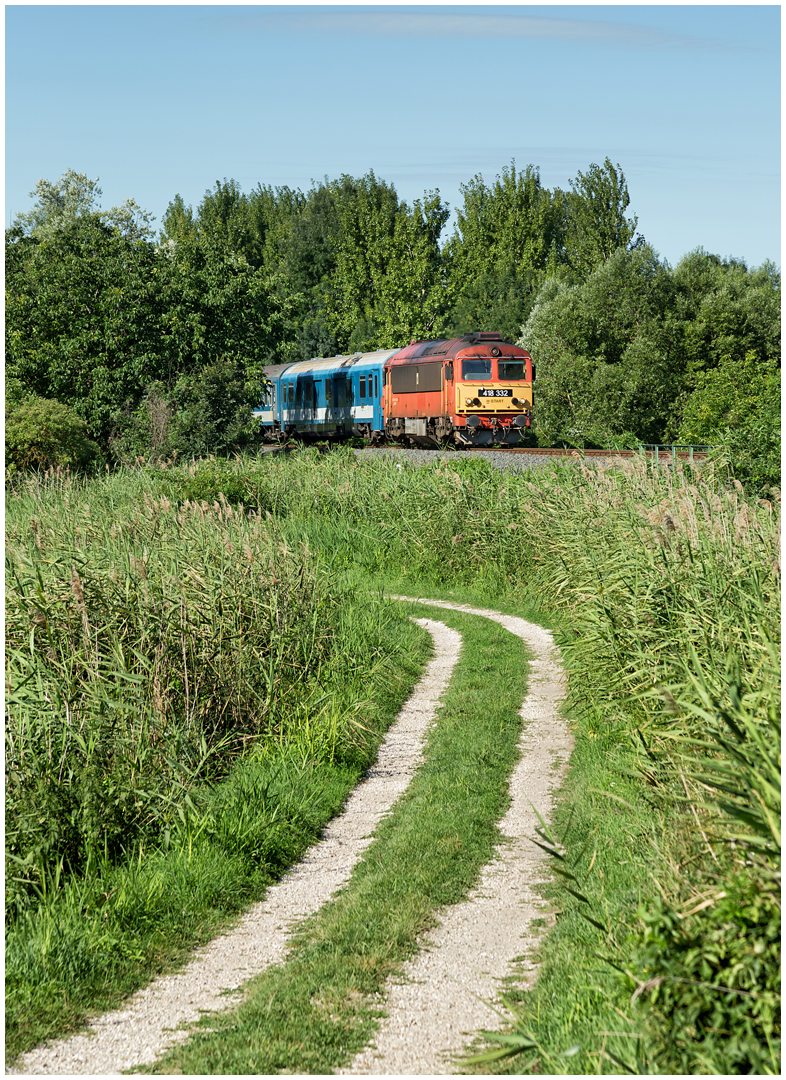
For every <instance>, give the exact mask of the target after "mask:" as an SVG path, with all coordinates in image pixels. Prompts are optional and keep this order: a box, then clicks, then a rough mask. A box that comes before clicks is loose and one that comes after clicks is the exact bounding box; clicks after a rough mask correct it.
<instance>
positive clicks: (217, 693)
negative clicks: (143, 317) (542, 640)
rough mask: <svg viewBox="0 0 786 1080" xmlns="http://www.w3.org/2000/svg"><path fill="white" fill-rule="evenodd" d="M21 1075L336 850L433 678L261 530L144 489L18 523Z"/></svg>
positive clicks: (374, 611) (380, 615)
mask: <svg viewBox="0 0 786 1080" xmlns="http://www.w3.org/2000/svg"><path fill="white" fill-rule="evenodd" d="M6 528H7V545H6V560H7V562H6V589H7V599H6V662H7V687H8V693H7V705H8V717H7V726H6V814H7V819H6V948H7V954H6V980H7V984H6V1010H7V1013H6V1032H7V1037H8V1052H9V1053H11V1054H14V1053H16V1052H18V1051H20V1050H21V1049H24V1048H26V1047H29V1046H31V1045H33V1044H34V1043H35V1042H38V1041H41V1039H43V1038H44V1037H47V1036H48V1035H50V1034H53V1033H59V1032H62V1031H64V1030H67V1029H68V1028H70V1027H72V1026H74V1025H76V1024H79V1023H80V1022H81V1020H82V1019H83V1018H84V1016H85V1015H86V1013H87V1012H89V1011H90V1010H94V1009H103V1008H106V1007H109V1006H110V1005H111V1004H113V1003H117V1002H118V1001H119V1000H121V998H122V995H123V994H124V993H126V992H128V991H129V990H131V989H133V988H135V987H137V986H139V985H142V984H144V982H145V981H147V979H148V978H149V977H150V976H151V975H152V974H155V973H156V972H158V971H160V970H162V969H163V968H164V967H165V966H166V965H167V964H171V963H172V962H173V960H176V959H177V958H179V957H180V956H183V955H184V954H185V952H186V951H187V950H188V949H189V948H191V947H193V946H194V945H195V944H197V943H199V942H200V941H204V940H205V939H206V938H207V937H209V936H210V935H211V934H212V933H215V932H216V930H217V928H218V927H219V925H220V924H221V923H222V921H226V919H227V918H228V917H229V916H231V915H233V914H235V913H237V912H238V911H239V910H240V909H241V908H242V906H243V905H244V904H246V903H247V902H249V901H250V900H252V899H254V898H257V897H259V896H260V895H261V894H262V891H263V890H264V887H265V886H266V885H267V884H268V883H269V882H270V881H271V880H275V878H276V877H277V876H278V875H279V874H280V872H281V871H282V869H284V868H285V867H286V866H288V865H289V864H291V863H292V862H293V861H294V860H295V859H297V857H298V856H299V855H300V854H301V853H302V851H303V850H304V849H305V847H307V846H308V844H309V843H311V842H313V840H314V839H316V837H317V836H318V835H319V831H320V829H321V827H322V825H323V824H324V823H325V821H326V820H328V819H329V818H330V817H331V816H332V815H333V814H334V813H335V812H336V811H337V810H338V809H339V808H340V806H341V804H342V802H343V800H344V799H345V797H346V795H347V794H348V793H349V791H350V790H351V789H352V788H353V787H354V785H355V784H356V783H357V781H358V779H359V777H360V775H361V774H362V772H363V770H364V768H365V767H366V766H367V765H368V763H369V761H370V760H372V759H373V755H374V753H375V749H376V746H377V745H378V741H379V739H380V738H381V736H382V734H383V733H384V730H385V728H386V726H387V725H388V724H389V722H390V720H391V719H392V717H393V716H395V714H396V712H397V710H398V708H399V707H400V705H401V703H402V701H403V699H404V697H405V696H406V694H407V692H408V690H409V688H410V686H411V685H412V683H413V681H414V679H415V677H416V675H417V662H416V661H413V660H412V659H410V657H412V656H414V657H418V656H419V655H421V654H422V651H423V648H422V637H423V635H422V633H421V632H420V631H419V629H417V628H415V627H412V625H411V624H410V623H409V622H408V620H406V619H405V618H404V617H403V616H402V615H400V614H399V613H398V612H397V611H396V609H395V608H394V607H392V606H391V605H389V604H385V603H383V602H382V601H381V600H380V599H379V598H378V597H369V598H368V599H367V600H366V601H364V602H363V603H357V602H353V603H352V604H350V603H349V599H350V594H348V593H347V592H346V591H345V590H344V588H343V587H342V586H341V584H340V583H339V582H337V581H336V579H335V575H334V574H332V573H331V572H330V571H329V569H327V568H326V567H325V566H324V563H319V562H317V561H316V560H315V559H314V558H313V557H312V556H311V555H310V554H309V551H308V549H307V548H306V547H304V546H303V545H301V544H298V543H297V542H295V543H294V544H293V545H291V546H289V545H288V544H287V543H286V541H285V540H283V539H282V538H281V537H280V536H279V535H278V534H277V531H276V529H275V527H274V526H273V525H272V524H271V523H270V522H269V521H268V520H267V519H266V517H265V515H264V513H262V512H257V511H253V510H252V511H251V512H250V513H247V512H245V511H244V508H243V507H242V506H240V505H236V507H235V509H234V510H233V508H232V507H231V506H230V504H229V503H228V502H227V500H226V499H225V498H224V497H223V495H219V497H218V499H216V500H214V501H213V502H212V504H211V503H208V502H207V501H206V500H202V501H201V502H196V501H189V500H184V501H182V502H181V503H180V504H179V505H172V504H171V503H170V502H169V500H168V499H167V498H166V497H165V496H160V495H159V494H157V492H156V491H155V490H154V489H153V487H152V486H151V483H150V477H149V476H148V475H147V474H145V473H143V472H136V473H131V472H127V473H121V474H117V475H112V476H110V477H108V478H107V479H106V480H101V481H92V482H84V483H80V482H76V481H73V480H69V479H63V478H61V479H57V478H56V477H50V478H49V479H41V480H38V479H34V480H20V481H19V482H18V483H17V485H16V486H15V488H14V489H13V490H12V491H11V493H10V495H9V498H8V501H7V508H6Z"/></svg>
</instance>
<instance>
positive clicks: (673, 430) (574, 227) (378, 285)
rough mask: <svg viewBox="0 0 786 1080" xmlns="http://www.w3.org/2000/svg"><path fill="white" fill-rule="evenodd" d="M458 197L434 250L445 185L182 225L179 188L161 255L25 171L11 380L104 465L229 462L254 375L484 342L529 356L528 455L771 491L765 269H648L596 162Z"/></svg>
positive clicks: (771, 360)
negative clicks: (552, 453)
mask: <svg viewBox="0 0 786 1080" xmlns="http://www.w3.org/2000/svg"><path fill="white" fill-rule="evenodd" d="M461 193H462V205H461V206H459V207H457V208H456V211H457V213H456V224H455V227H454V230H453V233H452V235H450V236H449V237H445V236H444V229H445V225H446V223H447V221H448V218H449V216H450V213H449V207H448V206H447V204H445V203H444V202H443V201H442V199H441V196H440V194H439V192H434V191H427V192H424V195H423V198H422V199H416V200H414V201H413V202H412V204H411V205H410V204H408V203H405V202H402V201H401V200H400V199H399V197H398V195H397V193H396V191H395V188H394V187H393V186H392V185H391V184H389V183H387V182H386V181H384V180H382V179H380V178H378V177H376V176H375V175H374V174H373V172H369V173H368V174H367V175H366V176H363V177H359V178H355V177H351V176H347V175H342V176H340V177H339V178H338V179H335V180H330V179H325V181H324V182H322V183H319V184H316V185H314V186H313V187H312V188H311V189H310V190H309V191H308V192H306V193H303V192H300V191H292V190H290V189H289V188H275V189H274V188H271V187H266V186H263V185H258V186H257V188H256V189H254V190H253V191H251V192H249V193H248V194H245V193H243V192H242V191H241V190H240V188H239V187H238V185H237V184H236V183H235V182H234V181H233V180H228V181H227V180H225V181H223V182H217V183H216V186H215V189H214V190H211V191H208V192H206V193H205V197H204V198H203V200H202V202H201V203H200V204H199V206H198V207H197V208H196V210H194V209H192V208H191V207H187V206H185V204H184V203H183V200H182V199H181V198H180V196H176V197H175V198H174V199H173V201H172V202H171V203H170V205H169V207H168V209H167V212H166V213H165V215H164V219H163V223H162V224H163V228H162V232H161V234H160V235H159V237H158V239H157V240H156V239H154V238H153V236H152V230H151V228H150V225H149V215H147V214H145V213H144V212H143V211H141V210H140V209H139V207H137V206H136V204H135V203H134V202H133V200H128V201H127V203H125V204H124V205H123V206H122V207H114V208H112V209H111V210H108V211H101V210H99V209H98V208H97V206H96V202H97V199H98V196H99V195H100V189H99V188H98V187H97V185H96V181H93V180H89V179H88V178H87V177H86V176H84V175H82V174H78V173H75V172H73V171H72V170H69V171H68V172H66V173H65V174H64V175H63V176H62V177H61V178H60V180H59V181H58V182H57V183H52V182H50V181H45V180H41V181H39V183H38V184H37V186H36V189H35V190H34V191H33V192H31V195H32V196H33V197H34V198H35V200H36V201H35V203H34V206H33V208H32V209H31V210H30V211H29V212H27V213H23V214H20V215H18V216H17V219H16V221H15V222H14V224H13V226H12V228H11V229H9V230H7V232H6V283H7V300H6V371H7V373H8V375H9V376H10V377H11V378H12V379H14V380H17V381H18V382H19V383H20V385H21V387H22V389H23V391H24V393H25V394H26V395H33V396H35V397H38V398H43V399H46V400H47V401H53V402H59V403H60V404H62V405H65V406H68V407H69V408H71V409H73V410H74V412H75V414H76V415H77V416H78V417H79V418H80V419H81V420H82V421H84V423H85V425H86V427H85V435H86V436H87V437H88V438H89V439H91V440H93V441H94V442H95V443H97V444H98V446H99V447H100V450H101V452H102V453H103V454H104V455H105V457H106V459H107V460H108V461H109V462H110V464H115V463H117V462H125V463H128V462H132V461H133V460H135V459H136V458H137V457H139V458H143V459H145V460H149V461H156V460H161V459H162V458H167V457H170V456H172V455H178V456H179V457H180V458H181V459H182V458H184V457H189V458H190V457H195V456H196V457H198V456H200V455H203V454H219V455H231V454H233V453H235V452H238V451H242V450H253V448H254V445H255V443H256V442H258V440H259V438H260V433H259V429H258V427H257V426H256V425H255V424H254V422H253V420H252V416H251V410H252V408H253V406H254V405H256V404H258V403H259V401H260V400H261V392H262V381H263V368H264V367H265V365H267V364H273V363H279V364H280V363H286V362H290V361H295V360H301V359H310V358H311V357H314V356H330V355H334V354H336V353H346V352H352V351H355V350H367V349H376V348H397V347H401V346H403V345H405V344H407V343H408V342H409V341H410V340H412V339H415V338H439V337H440V336H447V337H450V336H454V335H457V334H462V333H465V332H467V331H469V330H473V329H478V328H485V329H499V330H501V331H502V332H503V333H504V334H505V335H506V336H507V337H508V338H509V339H510V340H511V341H515V340H519V341H520V343H521V344H523V345H524V346H525V347H527V348H528V349H530V351H531V352H532V355H533V357H534V359H535V361H536V365H537V368H538V390H537V409H536V423H537V428H536V434H537V437H538V439H539V441H540V443H541V445H550V444H551V443H553V442H555V441H561V442H567V443H568V444H570V445H575V446H593V445H595V446H598V445H600V446H609V445H617V444H622V443H625V442H631V441H633V442H635V441H637V440H641V441H644V442H656V443H669V442H673V441H675V439H679V440H690V441H696V440H697V439H699V438H700V441H702V442H710V443H712V444H713V445H722V446H723V448H724V452H725V455H726V457H727V458H730V459H731V462H732V466H733V468H734V469H735V475H737V477H738V478H739V479H741V480H743V481H744V482H746V483H750V484H751V485H754V486H755V485H758V489H761V490H764V489H766V487H768V486H771V485H772V484H774V483H777V482H778V477H779V469H780V460H779V450H778V447H779V443H780V426H779V416H780V405H779V402H780V386H779V380H778V375H777V373H778V371H779V367H780V274H779V272H778V271H777V270H776V268H775V267H774V266H773V265H772V264H771V263H765V264H764V265H763V266H762V267H759V268H758V269H753V270H749V269H748V268H747V267H746V266H745V264H744V263H742V262H740V261H738V260H733V259H732V260H728V261H722V260H721V259H720V258H719V257H718V256H716V255H712V254H710V253H707V252H705V251H703V250H702V249H698V250H696V251H694V252H691V253H690V254H688V255H686V256H685V258H684V259H682V260H681V261H680V262H679V263H678V265H677V266H676V267H674V268H671V267H670V266H669V265H668V264H667V263H665V262H662V261H660V260H659V258H658V256H657V254H656V252H655V251H654V250H653V249H652V248H651V247H650V246H648V245H646V244H645V243H644V238H643V237H642V236H641V235H640V234H638V233H637V232H636V227H637V224H638V219H637V218H636V216H635V215H634V216H632V217H626V213H627V211H628V207H629V204H630V195H629V192H628V187H627V182H626V180H625V176H624V174H623V172H622V169H621V168H620V166H619V165H614V164H613V163H612V162H611V161H610V160H609V159H608V158H606V159H605V161H604V162H603V164H602V165H598V164H597V163H593V164H591V165H590V166H589V168H588V169H587V170H586V172H579V173H577V176H576V177H575V179H573V180H571V181H570V189H569V190H568V191H562V190H561V189H559V188H555V189H553V190H549V189H548V188H545V187H544V186H543V184H542V183H541V180H540V174H539V171H538V169H537V167H535V166H533V165H527V166H526V167H525V168H524V169H523V170H522V169H517V168H516V165H515V162H512V163H511V165H510V166H507V167H505V168H503V169H502V171H501V173H500V175H499V176H497V177H496V179H495V180H494V181H493V182H492V183H488V182H487V181H486V180H484V178H483V177H482V176H480V175H477V176H474V177H472V178H471V179H470V180H469V181H468V182H467V183H466V184H464V185H462V187H461ZM762 383H764V384H766V385H765V387H764V392H762ZM724 387H725V388H726V389H724ZM51 407H52V409H54V408H55V406H51ZM43 423H44V420H43V419H40V420H38V419H36V421H35V425H36V426H38V425H42V424H43ZM42 442H43V443H44V444H46V438H44V437H43V435H42ZM46 454H47V452H46V451H45V449H44V448H41V449H40V452H37V453H35V454H27V455H26V457H24V455H20V454H19V453H18V451H17V450H16V449H15V448H13V447H11V448H9V449H8V450H7V454H6V456H7V458H8V459H9V460H16V459H17V458H20V456H22V457H24V460H26V461H27V462H28V464H27V465H26V466H25V467H34V466H35V463H36V461H37V460H39V459H42V458H45V457H46ZM72 456H73V455H72ZM77 460H80V459H77ZM80 467H81V460H80Z"/></svg>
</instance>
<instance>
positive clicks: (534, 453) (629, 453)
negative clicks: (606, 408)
mask: <svg viewBox="0 0 786 1080" xmlns="http://www.w3.org/2000/svg"><path fill="white" fill-rule="evenodd" d="M465 449H466V450H467V451H468V452H469V453H473V454H478V453H483V451H484V450H485V451H489V450H491V449H492V447H486V446H468V447H465ZM493 451H494V453H496V454H528V455H530V456H531V457H587V458H634V457H642V456H643V457H646V458H648V459H650V460H653V459H657V460H658V461H660V460H664V461H673V460H674V459H675V458H676V459H677V461H699V460H701V459H702V458H706V457H707V451H706V450H675V451H672V450H671V448H663V449H659V450H645V451H643V452H640V451H638V450H565V449H558V448H556V447H542V446H495V447H493Z"/></svg>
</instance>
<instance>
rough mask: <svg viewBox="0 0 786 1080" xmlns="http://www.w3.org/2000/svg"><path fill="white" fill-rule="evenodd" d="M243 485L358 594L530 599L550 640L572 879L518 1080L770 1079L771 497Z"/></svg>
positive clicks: (261, 472) (433, 480) (333, 465)
mask: <svg viewBox="0 0 786 1080" xmlns="http://www.w3.org/2000/svg"><path fill="white" fill-rule="evenodd" d="M453 462H455V464H453ZM530 477H532V478H530ZM245 478H246V482H247V483H253V484H255V485H256V486H257V489H258V490H260V492H262V491H263V490H264V496H263V497H264V499H265V500H266V501H267V503H268V504H269V505H271V506H272V505H276V506H280V507H281V508H282V512H284V513H285V514H286V519H285V521H284V522H283V523H282V527H283V526H287V527H288V528H289V530H290V531H291V533H292V535H295V534H301V535H302V534H304V533H305V534H307V535H308V536H309V538H310V542H311V543H312V544H320V545H321V544H324V545H326V547H329V548H330V550H331V551H332V553H333V554H332V557H333V559H334V560H335V562H336V564H340V565H343V566H344V567H345V568H346V569H347V571H348V572H350V573H352V574H354V575H356V576H357V577H358V579H360V578H362V576H363V575H365V574H367V573H369V572H373V573H374V574H376V575H383V576H384V577H385V579H386V580H387V581H388V583H389V585H390V587H391V588H393V587H397V588H401V587H402V586H403V585H405V584H406V586H407V587H410V588H411V587H416V588H418V590H419V592H420V594H421V595H423V592H424V591H425V590H426V589H428V590H430V593H431V595H435V596H436V595H453V596H460V597H461V598H474V599H476V600H480V601H481V602H482V603H484V604H486V605H488V604H490V603H492V602H493V603H494V604H495V605H496V606H498V607H502V608H503V609H507V610H516V609H517V608H519V607H520V605H521V603H522V600H523V599H524V598H525V597H526V598H530V599H532V600H536V601H537V602H539V603H540V604H542V605H543V608H542V610H545V612H547V613H548V612H551V613H552V615H553V617H558V618H560V620H561V624H562V625H563V626H564V630H562V632H561V635H560V637H561V646H562V650H563V655H564V657H565V660H566V662H567V664H568V667H569V671H570V674H571V686H572V699H571V715H572V717H573V720H574V723H575V725H576V733H577V747H576V754H575V758H574V767H573V770H572V773H571V777H570V779H569V781H568V785H567V787H566V790H565V796H564V802H563V805H562V809H561V811H560V814H559V817H558V821H557V823H556V825H555V827H554V833H553V836H552V837H551V838H549V837H548V836H544V838H543V840H544V843H545V845H546V847H547V848H549V849H550V850H552V851H553V852H554V853H555V866H557V867H558V868H559V869H562V870H563V871H564V872H565V873H566V874H568V875H572V876H571V877H563V878H561V879H560V881H558V882H557V884H556V885H554V886H553V887H552V888H551V889H550V890H549V895H550V896H551V898H552V901H553V902H554V903H555V905H556V906H557V911H558V913H559V914H558V919H557V925H556V928H555V929H554V931H552V933H551V934H549V935H548V936H547V937H546V938H545V939H544V944H543V949H542V955H543V959H544V968H543V971H542V975H541V978H540V980H539V982H538V984H537V986H536V988H535V990H534V991H532V992H530V993H528V994H525V995H523V996H521V1000H519V1001H515V1000H512V1001H511V1004H512V1005H513V1008H514V1011H515V1012H516V1014H517V1016H518V1020H517V1021H516V1027H515V1033H514V1035H513V1046H514V1049H516V1048H517V1049H520V1050H521V1051H522V1052H523V1057H517V1058H516V1059H515V1060H514V1061H513V1063H512V1068H513V1071H516V1070H517V1069H519V1068H522V1067H523V1068H524V1071H528V1070H529V1069H535V1070H538V1069H540V1068H543V1067H544V1065H545V1066H546V1067H547V1068H548V1070H549V1071H556V1070H560V1071H573V1072H576V1073H583V1072H587V1071H593V1072H594V1071H597V1070H598V1069H600V1070H601V1071H617V1070H618V1069H622V1070H623V1071H633V1070H635V1069H637V1068H638V1069H639V1070H640V1071H653V1070H655V1071H664V1072H682V1073H691V1072H710V1073H712V1072H744V1071H764V1072H766V1071H777V1069H778V1055H779V1026H778V1015H779V1012H778V1010H779V1001H780V997H779V994H780V987H779V946H778V941H779V937H778V935H779V927H780V913H779V907H778V893H777V885H778V882H779V872H780V870H779V868H780V837H779V834H776V832H775V831H774V826H773V822H777V820H778V814H779V805H780V804H779V798H780V796H779V792H780V779H779V778H780V751H779V734H778V731H777V727H776V719H777V716H778V710H779V664H778V641H779V614H778V613H779V606H778V588H779V564H778V536H779V532H778V501H777V499H776V500H775V502H774V503H773V501H771V500H759V501H758V502H757V503H754V502H752V501H748V500H746V499H745V498H744V495H743V492H742V491H741V490H740V488H739V485H737V486H736V487H735V486H731V487H729V488H725V487H724V485H723V484H722V483H719V482H718V480H717V479H716V478H715V475H714V470H713V467H712V465H711V464H709V465H707V466H704V467H703V468H698V469H696V470H689V469H688V468H687V467H686V468H684V469H683V467H682V466H679V465H678V466H677V468H676V469H675V470H674V471H672V472H667V471H664V470H657V469H653V468H648V467H647V466H646V465H645V464H643V463H639V462H633V463H631V462H628V463H625V466H624V468H623V469H612V470H600V471H596V470H589V469H586V468H584V467H579V466H572V467H566V468H562V469H560V470H558V471H556V472H554V473H549V474H544V473H542V472H538V473H536V474H525V476H523V477H516V476H511V475H510V474H500V473H497V472H495V471H494V470H492V469H490V468H489V467H487V466H486V465H484V464H483V463H482V462H480V461H477V460H469V461H466V462H465V461H463V460H462V459H460V458H454V459H453V461H452V462H451V463H450V464H449V465H442V466H439V467H436V468H421V469H414V468H410V467H407V465H405V464H402V466H401V468H400V469H398V468H391V467H390V465H389V464H385V463H382V462H379V461H378V460H373V461H370V462H363V463H362V464H361V463H359V462H358V460H357V459H356V458H355V457H354V456H353V455H351V454H348V453H336V454H332V455H330V456H329V457H327V458H322V459H320V458H319V456H318V455H317V454H315V453H304V454H301V455H298V456H296V457H294V458H289V459H288V460H283V459H278V460H275V461H266V462H265V467H264V469H250V470H246V471H245ZM173 481H174V477H170V482H173ZM449 491H450V492H452V494H451V495H450V496H449V497H446V492H449ZM413 583H414V585H413ZM557 838H558V839H559V841H561V843H562V844H564V845H565V847H564V848H562V847H558V846H557V845H556V844H555V843H554V841H555V840H556V839H557ZM623 853H624V854H623ZM558 855H560V856H561V859H558V858H557V856H558ZM621 855H622V857H621ZM571 889H573V890H575V893H578V894H579V895H578V896H577V895H575V893H574V892H571V891H570V890H571ZM599 958H600V959H599ZM602 958H605V959H602ZM514 997H515V996H514ZM620 1014H622V1015H620ZM604 1033H605V1034H604ZM609 1033H617V1034H609ZM343 1045H344V1044H343V1043H342V1046H343ZM575 1046H579V1047H580V1049H579V1051H577V1052H575V1053H573V1054H571V1055H567V1056H566V1052H567V1051H569V1050H572V1048H573V1047H575ZM505 1049H510V1045H508V1046H506V1047H505ZM335 1060H336V1061H338V1060H340V1055H339V1056H337V1057H336V1058H335ZM539 1063H540V1064H539Z"/></svg>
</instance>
